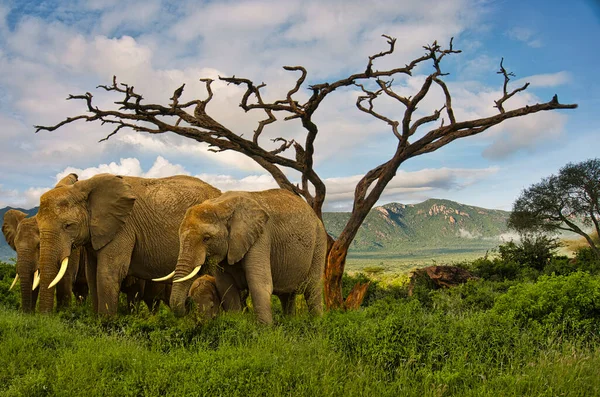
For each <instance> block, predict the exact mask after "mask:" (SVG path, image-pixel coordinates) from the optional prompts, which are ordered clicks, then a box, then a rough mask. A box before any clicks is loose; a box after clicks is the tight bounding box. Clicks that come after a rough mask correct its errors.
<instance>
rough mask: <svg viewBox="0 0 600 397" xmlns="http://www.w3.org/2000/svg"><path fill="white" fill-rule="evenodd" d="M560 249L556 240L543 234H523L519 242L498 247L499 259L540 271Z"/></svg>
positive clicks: (510, 242)
mask: <svg viewBox="0 0 600 397" xmlns="http://www.w3.org/2000/svg"><path fill="white" fill-rule="evenodd" d="M559 247H560V242H559V241H558V239H557V238H554V237H548V236H546V235H544V234H523V235H521V241H519V242H518V243H515V242H514V241H509V242H507V243H506V244H502V245H500V246H499V247H498V252H499V254H500V259H501V260H502V261H504V262H515V263H519V264H521V265H523V266H526V267H531V268H533V269H535V270H538V271H542V270H543V269H544V267H545V266H546V265H547V264H548V263H549V262H550V259H552V257H554V254H555V253H556V250H557V249H558V248H559Z"/></svg>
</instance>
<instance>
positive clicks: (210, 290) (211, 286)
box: [188, 274, 221, 321]
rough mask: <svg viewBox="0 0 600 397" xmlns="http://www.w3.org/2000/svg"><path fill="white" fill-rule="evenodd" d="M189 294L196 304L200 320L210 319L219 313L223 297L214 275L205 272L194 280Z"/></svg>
mask: <svg viewBox="0 0 600 397" xmlns="http://www.w3.org/2000/svg"><path fill="white" fill-rule="evenodd" d="M188 296H189V297H190V299H191V300H192V301H193V302H194V303H195V305H196V316H197V318H198V320H201V321H206V320H210V319H212V318H214V317H215V316H216V315H217V314H218V313H219V309H220V305H221V299H220V298H219V293H218V291H217V285H216V280H215V278H214V277H213V276H209V275H208V274H205V275H203V276H202V277H198V278H197V279H196V280H194V282H193V284H192V286H191V287H190V292H189V293H188Z"/></svg>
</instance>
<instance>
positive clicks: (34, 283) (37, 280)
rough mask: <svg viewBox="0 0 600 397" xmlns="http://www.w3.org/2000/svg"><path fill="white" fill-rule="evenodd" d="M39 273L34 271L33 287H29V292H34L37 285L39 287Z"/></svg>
mask: <svg viewBox="0 0 600 397" xmlns="http://www.w3.org/2000/svg"><path fill="white" fill-rule="evenodd" d="M40 279H41V277H40V271H39V270H36V271H35V273H33V285H32V286H31V290H32V291H34V290H35V289H36V288H37V287H38V285H40Z"/></svg>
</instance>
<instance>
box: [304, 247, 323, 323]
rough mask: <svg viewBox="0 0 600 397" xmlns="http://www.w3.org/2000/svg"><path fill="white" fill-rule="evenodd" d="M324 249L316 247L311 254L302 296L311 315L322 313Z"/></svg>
mask: <svg viewBox="0 0 600 397" xmlns="http://www.w3.org/2000/svg"><path fill="white" fill-rule="evenodd" d="M326 254H327V253H326V249H325V248H324V247H321V249H316V250H315V253H314V254H313V261H312V264H311V273H310V276H309V279H308V283H307V286H306V290H305V291H304V298H305V299H306V304H307V306H308V311H309V312H310V314H312V315H316V316H321V315H322V314H323V280H322V279H323V276H322V275H323V266H324V264H325V256H326Z"/></svg>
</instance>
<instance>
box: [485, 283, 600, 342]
mask: <svg viewBox="0 0 600 397" xmlns="http://www.w3.org/2000/svg"><path fill="white" fill-rule="evenodd" d="M493 311H494V312H496V313H499V314H502V315H504V314H506V315H510V316H511V317H512V318H514V319H515V320H516V321H517V322H518V323H519V324H521V325H522V326H532V325H533V326H539V327H541V329H542V330H543V331H544V332H546V333H554V332H556V331H558V332H560V333H565V332H566V333H569V334H579V335H587V336H590V335H595V336H598V333H599V331H600V280H598V278H596V277H594V276H591V275H590V274H588V273H584V272H576V273H573V274H570V275H568V276H541V277H540V278H539V279H538V281H537V282H536V283H520V284H517V285H514V286H512V287H511V288H510V289H509V290H508V292H507V293H506V294H504V295H503V296H500V297H499V298H498V299H497V300H496V303H495V305H494V308H493Z"/></svg>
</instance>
